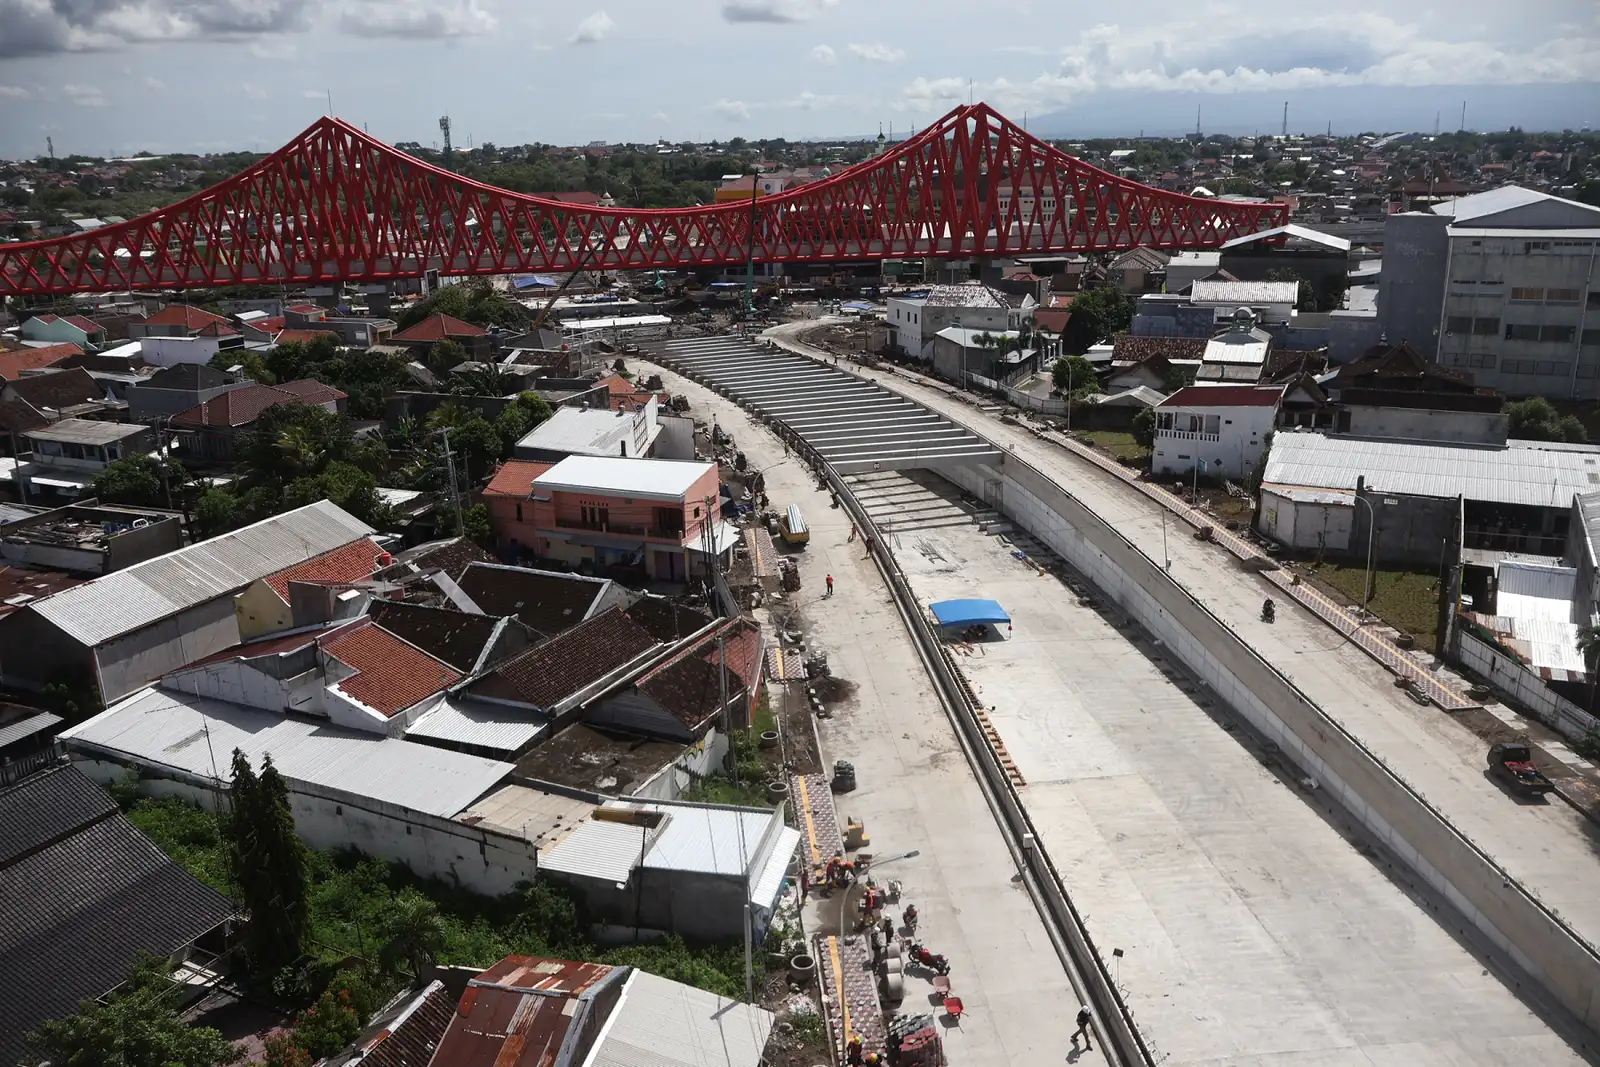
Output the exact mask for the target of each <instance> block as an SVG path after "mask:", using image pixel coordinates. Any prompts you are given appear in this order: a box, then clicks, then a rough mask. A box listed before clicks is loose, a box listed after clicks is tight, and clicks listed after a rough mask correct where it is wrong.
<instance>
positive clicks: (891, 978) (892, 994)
mask: <svg viewBox="0 0 1600 1067" xmlns="http://www.w3.org/2000/svg"><path fill="white" fill-rule="evenodd" d="M878 988H879V990H880V991H881V993H882V994H883V1002H884V1003H885V1004H898V1003H900V1002H901V1001H902V1000H904V999H905V997H906V980H905V978H904V977H902V976H901V975H898V974H889V975H885V976H884V978H883V980H882V981H881V982H879V983H878Z"/></svg>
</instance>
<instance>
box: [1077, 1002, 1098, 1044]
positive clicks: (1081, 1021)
mask: <svg viewBox="0 0 1600 1067" xmlns="http://www.w3.org/2000/svg"><path fill="white" fill-rule="evenodd" d="M1091 1020H1092V1016H1090V1014H1089V1006H1088V1005H1087V1004H1086V1005H1084V1006H1083V1007H1080V1008H1079V1009H1078V1028H1077V1029H1076V1030H1074V1031H1072V1043H1073V1044H1074V1045H1076V1044H1077V1043H1078V1035H1079V1034H1082V1035H1083V1047H1084V1049H1086V1050H1087V1049H1092V1048H1094V1045H1092V1044H1090V1043H1089V1023H1090V1022H1091Z"/></svg>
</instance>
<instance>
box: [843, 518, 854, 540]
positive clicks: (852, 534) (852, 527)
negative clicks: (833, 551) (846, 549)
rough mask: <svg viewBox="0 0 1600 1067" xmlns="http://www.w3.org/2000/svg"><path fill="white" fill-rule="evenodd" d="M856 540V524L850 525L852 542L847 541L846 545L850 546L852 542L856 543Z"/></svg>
mask: <svg viewBox="0 0 1600 1067" xmlns="http://www.w3.org/2000/svg"><path fill="white" fill-rule="evenodd" d="M855 539H856V524H855V523H853V522H852V523H851V524H850V540H849V541H846V542H845V544H850V543H851V542H853V541H855Z"/></svg>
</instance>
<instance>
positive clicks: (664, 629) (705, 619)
mask: <svg viewBox="0 0 1600 1067" xmlns="http://www.w3.org/2000/svg"><path fill="white" fill-rule="evenodd" d="M628 618H630V619H632V620H633V621H634V622H636V623H638V624H639V625H640V626H643V627H644V628H645V629H646V630H648V631H650V633H651V634H652V635H653V636H654V637H655V639H656V640H657V641H660V642H662V643H664V644H665V643H670V642H673V641H681V640H682V639H683V638H685V637H688V636H689V635H690V634H692V633H694V632H695V631H696V630H701V629H704V628H705V627H706V626H709V625H710V624H711V616H710V615H707V614H706V613H705V612H703V611H700V610H699V609H697V608H691V607H688V606H686V605H683V604H679V603H678V602H677V601H676V600H668V599H667V598H666V597H660V596H647V597H644V598H642V599H640V600H637V601H635V602H634V604H633V606H632V607H630V608H628Z"/></svg>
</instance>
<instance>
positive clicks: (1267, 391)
mask: <svg viewBox="0 0 1600 1067" xmlns="http://www.w3.org/2000/svg"><path fill="white" fill-rule="evenodd" d="M1282 399H1283V386H1281V385H1188V386H1185V387H1184V388H1182V389H1179V390H1178V391H1177V392H1176V393H1173V394H1172V395H1171V396H1169V397H1167V398H1166V399H1165V400H1163V401H1162V402H1161V403H1160V404H1159V405H1158V406H1159V407H1164V408H1271V407H1277V406H1278V402H1279V401H1280V400H1282Z"/></svg>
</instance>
